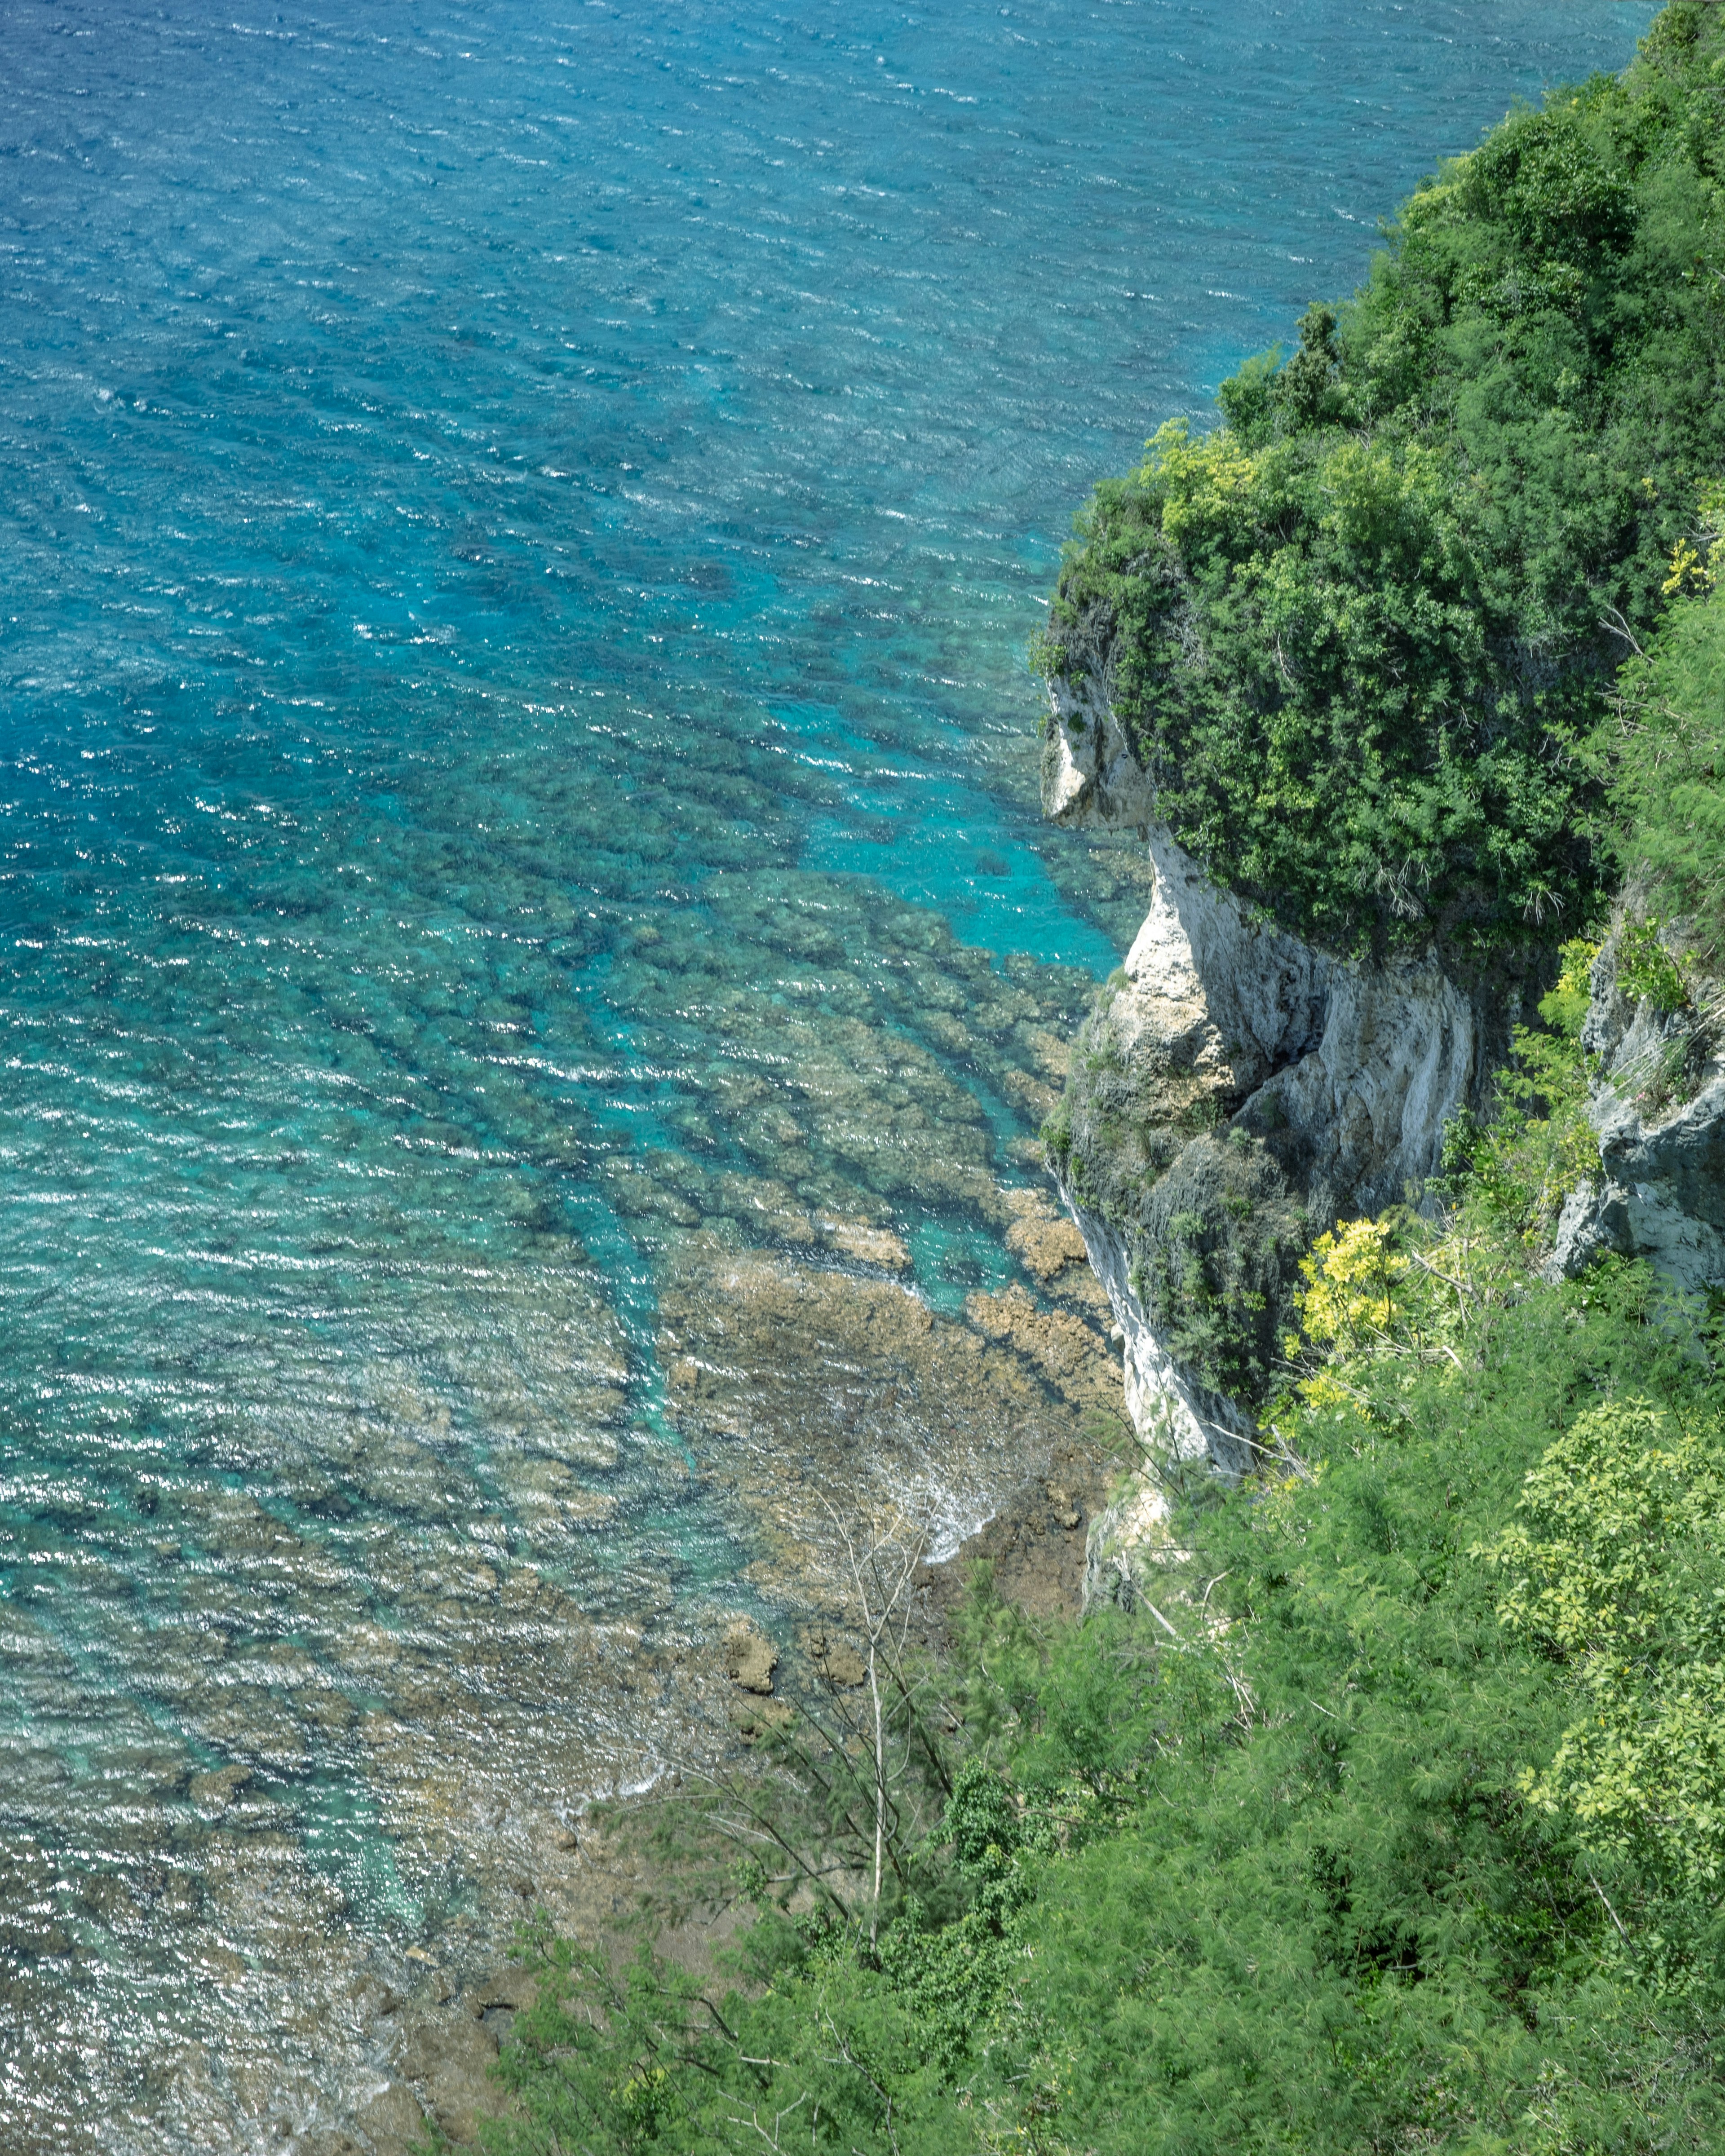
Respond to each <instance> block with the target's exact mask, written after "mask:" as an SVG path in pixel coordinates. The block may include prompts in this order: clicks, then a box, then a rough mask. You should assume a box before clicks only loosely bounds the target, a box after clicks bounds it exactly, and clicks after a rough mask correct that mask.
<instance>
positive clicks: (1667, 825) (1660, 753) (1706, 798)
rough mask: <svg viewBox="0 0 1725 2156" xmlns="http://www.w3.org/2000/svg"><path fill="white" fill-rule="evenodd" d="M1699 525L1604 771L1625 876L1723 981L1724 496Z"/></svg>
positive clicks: (1639, 665)
mask: <svg viewBox="0 0 1725 2156" xmlns="http://www.w3.org/2000/svg"><path fill="white" fill-rule="evenodd" d="M1695 521H1696V530H1695V531H1694V532H1693V534H1692V535H1688V534H1686V535H1685V536H1684V537H1683V538H1682V539H1681V541H1680V542H1678V545H1677V547H1676V550H1675V552H1674V553H1673V555H1672V558H1671V568H1670V572H1669V574H1668V576H1667V577H1666V584H1667V587H1668V588H1670V590H1671V593H1672V596H1673V600H1674V603H1673V604H1672V607H1671V612H1670V613H1669V614H1668V615H1667V616H1666V619H1665V621H1664V622H1663V623H1662V624H1661V628H1660V630H1659V633H1658V635H1657V636H1656V639H1654V641H1653V643H1652V644H1651V646H1650V648H1649V649H1647V650H1646V651H1645V652H1643V653H1640V654H1637V656H1635V658H1634V659H1632V660H1630V662H1629V663H1628V664H1627V665H1625V667H1624V669H1623V670H1622V672H1621V674H1620V676H1619V681H1618V696H1617V699H1616V701H1615V709H1614V711H1613V712H1612V714H1611V716H1610V718H1609V721H1608V722H1607V724H1606V726H1605V727H1604V729H1603V731H1602V746H1603V747H1604V751H1605V754H1604V757H1603V758H1602V762H1603V763H1604V767H1605V768H1606V769H1607V770H1608V771H1609V772H1610V773H1611V775H1612V779H1613V785H1612V793H1613V796H1614V802H1615V807H1616V809H1617V811H1618V822H1619V825H1620V834H1619V841H1618V850H1619V855H1620V860H1621V862H1622V865H1623V867H1624V869H1625V871H1626V872H1627V873H1628V875H1630V877H1631V878H1632V879H1635V880H1637V881H1638V882H1639V883H1640V885H1642V886H1643V891H1644V897H1645V905H1646V906H1647V907H1648V909H1649V910H1650V911H1651V912H1652V914H1653V916H1654V917H1655V918H1656V919H1660V918H1673V919H1675V920H1676V921H1681V924H1682V931H1683V932H1682V935H1681V944H1680V947H1681V948H1682V949H1683V950H1684V951H1685V952H1686V955H1687V956H1688V957H1689V958H1690V961H1691V962H1692V965H1693V966H1695V967H1698V968H1700V969H1701V971H1702V973H1704V974H1705V975H1706V976H1707V977H1709V978H1712V979H1713V980H1715V981H1717V979H1718V978H1719V977H1720V975H1721V973H1725V785H1722V781H1725V588H1721V586H1720V579H1719V572H1720V571H1721V570H1722V569H1725V536H1722V533H1725V489H1722V488H1721V487H1719V486H1718V485H1717V484H1716V485H1713V486H1712V487H1710V488H1708V489H1707V490H1705V492H1704V495H1703V498H1702V502H1701V504H1700V508H1699V514H1698V515H1697V518H1696V520H1695ZM1681 986H1682V984H1681V983H1672V984H1671V988H1670V991H1669V993H1671V994H1676V993H1680V992H1681Z"/></svg>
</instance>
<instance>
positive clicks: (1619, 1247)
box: [1546, 909, 1725, 1289]
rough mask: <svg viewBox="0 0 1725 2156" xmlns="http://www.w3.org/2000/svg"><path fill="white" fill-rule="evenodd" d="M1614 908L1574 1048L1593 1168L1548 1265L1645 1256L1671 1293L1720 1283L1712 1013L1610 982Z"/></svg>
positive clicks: (1722, 1191) (1563, 1267) (1722, 1078)
mask: <svg viewBox="0 0 1725 2156" xmlns="http://www.w3.org/2000/svg"><path fill="white" fill-rule="evenodd" d="M1622 932H1623V912H1622V909H1620V914H1619V919H1618V921H1617V922H1616V923H1615V925H1614V928H1613V932H1612V933H1611V934H1610V935H1609V936H1608V937H1607V938H1606V940H1605V942H1604V945H1603V946H1602V947H1601V948H1600V951H1599V957H1597V958H1596V959H1595V960H1594V969H1593V977H1592V979H1591V982H1590V983H1589V986H1590V988H1591V990H1592V997H1591V1001H1590V1003H1589V1009H1588V1015H1587V1020H1586V1023H1585V1024H1584V1026H1583V1029H1582V1036H1581V1044H1582V1046H1583V1048H1584V1050H1586V1051H1587V1053H1588V1054H1589V1056H1591V1057H1594V1058H1596V1059H1597V1061H1596V1062H1595V1064H1594V1074H1595V1082H1594V1089H1593V1094H1592V1097H1591V1099H1590V1100H1589V1104H1588V1111H1587V1112H1588V1121H1589V1123H1590V1124H1591V1125H1592V1126H1593V1129H1594V1136H1595V1137H1597V1138H1598V1140H1599V1173H1598V1174H1597V1175H1596V1176H1594V1177H1593V1178H1589V1180H1588V1181H1587V1182H1585V1183H1583V1184H1582V1185H1581V1186H1580V1188H1579V1189H1577V1190H1575V1191H1574V1192H1573V1193H1571V1194H1570V1196H1569V1198H1568V1200H1567V1201H1566V1202H1565V1204H1564V1206H1563V1212H1562V1214H1560V1215H1559V1217H1558V1227H1557V1234H1556V1236H1555V1238H1554V1240H1553V1249H1552V1255H1551V1258H1550V1260H1549V1263H1548V1265H1547V1268H1546V1270H1547V1275H1548V1278H1551V1279H1553V1280H1559V1279H1563V1278H1564V1277H1566V1276H1567V1277H1573V1276H1574V1275H1576V1274H1578V1273H1579V1272H1581V1271H1582V1270H1584V1268H1585V1267H1586V1266H1588V1265H1590V1264H1591V1263H1592V1261H1593V1260H1594V1258H1596V1257H1597V1256H1599V1255H1600V1254H1601V1253H1602V1252H1604V1251H1607V1250H1610V1251H1615V1252H1616V1253H1617V1254H1618V1255H1620V1256H1623V1257H1638V1258H1645V1259H1647V1260H1649V1262H1650V1263H1651V1265H1653V1266H1654V1267H1655V1268H1656V1270H1658V1271H1659V1272H1661V1273H1662V1274H1663V1275H1664V1276H1666V1279H1668V1280H1670V1281H1672V1282H1674V1283H1675V1284H1676V1286H1679V1287H1683V1288H1689V1289H1704V1288H1709V1287H1717V1286H1725V1058H1722V1056H1721V1055H1720V1052H1719V1041H1718V1038H1717V1025H1716V1024H1715V1023H1714V1022H1713V1018H1712V1016H1710V1015H1709V1014H1702V1013H1698V1012H1697V1010H1696V1009H1695V1008H1694V1006H1693V1005H1688V1006H1686V1007H1684V1008H1683V1009H1678V1010H1671V1011H1661V1010H1660V1009H1657V1008H1656V1005H1655V1004H1654V1003H1653V1002H1652V1001H1651V998H1646V997H1642V998H1631V997H1630V996H1628V995H1626V994H1625V993H1624V991H1623V989H1622V988H1621V986H1620V982H1619V978H1618V954H1619V950H1620V943H1621V938H1622Z"/></svg>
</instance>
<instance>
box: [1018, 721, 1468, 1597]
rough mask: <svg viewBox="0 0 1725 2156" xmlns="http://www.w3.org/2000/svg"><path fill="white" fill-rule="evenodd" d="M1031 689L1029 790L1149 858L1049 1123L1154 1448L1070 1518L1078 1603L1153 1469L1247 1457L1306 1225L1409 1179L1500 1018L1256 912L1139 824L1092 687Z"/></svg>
mask: <svg viewBox="0 0 1725 2156" xmlns="http://www.w3.org/2000/svg"><path fill="white" fill-rule="evenodd" d="M1051 701H1052V702H1053V705H1054V712H1053V716H1052V718H1051V720H1050V726H1049V729H1048V734H1047V738H1046V743H1045V757H1044V764H1043V779H1044V806H1045V810H1046V812H1047V813H1048V814H1050V817H1052V818H1053V819H1055V820H1056V821H1060V822H1063V823H1068V824H1070V823H1086V824H1115V825H1119V824H1129V825H1134V826H1137V825H1142V829H1143V831H1144V835H1145V838H1146V840H1147V844H1148V847H1149V850H1150V855H1151V859H1152V861H1153V865H1154V868H1155V871H1156V887H1155V894H1154V898H1153V903H1152V905H1151V908H1150V911H1149V914H1148V916H1147V918H1146V920H1145V921H1144V924H1143V927H1142V929H1141V930H1140V931H1139V933H1138V936H1137V939H1136V941H1135V942H1134V943H1133V945H1132V949H1131V951H1130V952H1128V954H1127V960H1126V963H1125V966H1124V968H1123V969H1122V972H1121V973H1117V974H1116V975H1115V976H1114V977H1113V978H1112V979H1111V982H1110V983H1109V984H1108V986H1107V988H1106V990H1105V991H1104V992H1103V994H1102V996H1101V998H1100V999H1099V1001H1098V1004H1097V1007H1096V1010H1095V1012H1094V1013H1093V1014H1092V1015H1091V1018H1090V1019H1089V1020H1088V1021H1087V1023H1086V1026H1085V1028H1084V1030H1083V1032H1082V1034H1081V1036H1080V1039H1079V1043H1078V1048H1077V1052H1076V1055H1075V1057H1074V1060H1073V1069H1072V1074H1071V1076H1070V1079H1069V1081H1068V1087H1067V1092H1066V1096H1065V1100H1064V1101H1062V1103H1061V1106H1060V1109H1059V1110H1058V1111H1056V1114H1055V1116H1054V1117H1053V1118H1051V1119H1050V1124H1049V1126H1048V1132H1047V1135H1048V1138H1049V1142H1050V1153H1051V1158H1052V1163H1053V1165H1054V1168H1055V1173H1056V1175H1057V1178H1058V1180H1059V1183H1060V1190H1061V1194H1062V1196H1063V1197H1064V1199H1065V1202H1066V1204H1067V1205H1068V1207H1069V1209H1070V1212H1071V1214H1072V1217H1073V1219H1074V1220H1075V1221H1076V1223H1077V1225H1078V1227H1079V1229H1080V1231H1081V1234H1082V1235H1083V1237H1084V1241H1085V1246H1086V1250H1087V1251H1088V1254H1089V1256H1090V1260H1091V1265H1092V1266H1093V1267H1094V1269H1095V1270H1096V1276H1097V1277H1098V1278H1099V1279H1100V1280H1101V1282H1102V1284H1103V1286H1105V1287H1106V1290H1107V1292H1108V1297H1109V1301H1110V1302H1111V1306H1112V1307H1113V1312H1114V1317H1115V1321H1116V1323H1117V1326H1118V1327H1119V1330H1120V1332H1121V1334H1122V1340H1123V1343H1124V1356H1125V1382H1126V1402H1127V1409H1128V1412H1129V1413H1130V1414H1131V1416H1132V1422H1133V1424H1134V1426H1135V1427H1136V1429H1137V1431H1138V1434H1139V1435H1140V1438H1141V1439H1142V1441H1143V1443H1144V1445H1145V1447H1146V1450H1147V1453H1148V1455H1150V1458H1151V1460H1152V1463H1153V1465H1152V1469H1151V1471H1150V1472H1149V1473H1148V1474H1147V1476H1146V1477H1145V1478H1143V1479H1142V1481H1140V1482H1139V1483H1138V1484H1137V1485H1136V1486H1134V1487H1133V1488H1132V1490H1131V1491H1128V1492H1127V1495H1126V1496H1125V1497H1123V1498H1122V1501H1120V1503H1119V1504H1117V1505H1116V1506H1115V1507H1111V1509H1110V1511H1109V1512H1106V1513H1105V1514H1104V1515H1103V1516H1102V1517H1101V1518H1100V1519H1099V1520H1098V1521H1097V1522H1096V1524H1095V1525H1094V1527H1092V1529H1091V1541H1090V1554H1089V1568H1088V1593H1089V1595H1090V1597H1091V1599H1096V1598H1098V1597H1101V1596H1108V1597H1112V1598H1114V1599H1127V1600H1130V1599H1132V1596H1133V1594H1134V1593H1135V1592H1136V1591H1137V1589H1135V1587H1134V1581H1135V1579H1136V1580H1137V1583H1138V1587H1139V1588H1142V1578H1141V1577H1140V1574H1141V1569H1142V1564H1143V1563H1145V1562H1146V1561H1147V1560H1146V1553H1147V1552H1151V1553H1153V1546H1154V1542H1155V1538H1156V1523H1157V1522H1158V1521H1159V1520H1162V1519H1164V1518H1165V1517H1166V1516H1167V1511H1168V1501H1167V1491H1168V1487H1169V1486H1170V1484H1171V1483H1173V1482H1174V1481H1178V1479H1179V1477H1180V1476H1182V1475H1183V1474H1186V1473H1189V1472H1191V1471H1193V1470H1194V1469H1197V1470H1199V1471H1204V1472H1209V1471H1219V1472H1221V1473H1223V1474H1224V1475H1228V1476H1233V1475H1237V1474H1239V1473H1240V1472H1241V1471H1243V1470H1244V1469H1245V1466H1247V1465H1248V1463H1249V1461H1250V1456H1251V1435H1252V1425H1251V1422H1250V1417H1249V1415H1248V1414H1246V1413H1245V1411H1244V1410H1243V1409H1242V1408H1241V1406H1240V1404H1238V1403H1239V1402H1240V1400H1242V1399H1250V1398H1251V1397H1253V1396H1254V1395H1255V1394H1256V1393H1257V1392H1258V1390H1259V1389H1260V1386H1261V1383H1262V1382H1263V1380H1264V1379H1265V1378H1266V1377H1267V1375H1268V1373H1269V1370H1270V1368H1271V1366H1272V1365H1273V1363H1274V1361H1275V1359H1276V1354H1277V1351H1278V1346H1279V1342H1280V1339H1281V1336H1282V1334H1283V1333H1284V1332H1286V1329H1287V1326H1288V1324H1289V1322H1291V1315H1292V1312H1291V1291H1292V1288H1293V1286H1294V1284H1295V1282H1296V1279H1297V1267H1298V1262H1299V1260H1300V1258H1301V1256H1302V1255H1304V1254H1305V1252H1306V1251H1307V1250H1308V1249H1309V1248H1310V1245H1311V1243H1312V1238H1313V1237H1314V1236H1315V1235H1317V1234H1318V1233H1319V1232H1321V1231H1322V1229H1324V1228H1327V1227H1328V1226H1329V1225H1331V1224H1332V1223H1333V1222H1334V1221H1335V1220H1336V1219H1338V1218H1341V1217H1343V1216H1344V1215H1348V1214H1358V1213H1365V1212H1375V1211H1378V1210H1381V1209H1383V1208H1384V1206H1385V1205H1388V1204H1395V1203H1398V1202H1400V1201H1403V1200H1404V1199H1414V1200H1417V1199H1419V1198H1420V1195H1421V1193H1422V1192H1423V1189H1424V1186H1425V1179H1426V1178H1427V1177H1428V1176H1429V1175H1430V1173H1432V1172H1433V1170H1434V1169H1435V1168H1436V1166H1437V1164H1438V1158H1439V1154H1440V1149H1441V1145H1442V1140H1443V1132H1444V1126H1445V1123H1446V1122H1448V1120H1449V1119H1450V1116H1452V1115H1453V1114H1454V1113H1455V1111H1456V1110H1457V1109H1458V1108H1459V1107H1461V1106H1464V1105H1468V1104H1473V1103H1476V1101H1478V1098H1479V1096H1480V1091H1481V1086H1482V1084H1483V1082H1484V1081H1485V1078H1486V1074H1487V1073H1488V1072H1489V1071H1490V1070H1491V1069H1492V1068H1493V1067H1495V1065H1496V1063H1497V1061H1498V1060H1501V1050H1502V1045H1503V1034H1504V1033H1505V1031H1506V1029H1507V1019H1505V1018H1504V1016H1503V1015H1502V1014H1496V1013H1493V1012H1492V1011H1491V1009H1489V1008H1488V1007H1487V1006H1486V1004H1484V1003H1483V1002H1482V1000H1481V998H1476V997H1471V996H1470V995H1469V994H1468V993H1466V992H1465V991H1464V990H1463V989H1462V988H1461V987H1459V986H1458V985H1457V983H1455V981H1453V980H1452V979H1451V978H1450V977H1449V976H1448V975H1447V974H1446V973H1445V971H1444V970H1443V968H1441V967H1440V965H1439V963H1438V962H1437V961H1436V959H1435V957H1425V958H1420V959H1411V960H1409V959H1404V960H1398V961H1395V962H1389V963H1385V964H1372V963H1365V962H1348V961H1347V960H1343V959H1341V958H1337V957H1334V956H1333V955H1332V954H1330V953H1328V952H1322V951H1320V950H1317V949H1316V948H1314V947H1312V946H1311V945H1309V944H1307V943H1305V942H1301V941H1300V940H1299V939H1298V938H1297V937H1293V936H1291V935H1288V934H1286V933H1285V932H1282V931H1281V930H1279V929H1277V928H1276V927H1274V926H1273V925H1271V924H1270V923H1268V922H1266V921H1263V920H1262V919H1260V918H1259V917H1257V916H1255V915H1254V914H1253V913H1252V911H1250V909H1249V908H1247V907H1246V906H1245V905H1243V904H1242V903H1241V901H1240V900H1238V899H1237V898H1235V896H1232V895H1231V894H1230V893H1229V892H1227V891H1224V890H1222V889H1221V888H1219V886H1218V885H1215V884H1214V883H1213V882H1212V881H1211V880H1209V877H1208V876H1206V875H1205V874H1204V871H1203V870H1202V869H1201V868H1200V867H1199V865H1198V863H1197V862H1195V861H1194V860H1193V859H1192V858H1191V857H1190V856H1189V855H1187V854H1186V853H1185V852H1184V851H1183V850H1182V849H1181V847H1180V846H1179V845H1178V844H1177V843H1176V842H1175V841H1174V839H1173V838H1172V836H1171V835H1170V834H1169V833H1168V830H1167V829H1166V827H1165V826H1163V825H1162V824H1159V823H1158V821H1157V820H1156V818H1155V814H1154V801H1153V793H1152V789H1151V788H1150V785H1149V782H1148V780H1147V778H1146V777H1145V775H1144V773H1142V770H1140V769H1139V767H1138V766H1137V763H1136V762H1135V761H1134V760H1133V758H1132V754H1131V751H1130V748H1129V746H1128V745H1127V742H1126V740H1125V737H1124V735H1123V733H1122V730H1121V729H1120V727H1119V726H1118V723H1117V721H1115V719H1114V718H1113V716H1112V714H1111V711H1109V710H1108V708H1107V706H1106V699H1105V698H1104V697H1102V696H1101V695H1100V694H1099V693H1098V692H1096V691H1095V690H1090V689H1081V690H1070V689H1067V688H1065V687H1064V686H1063V685H1060V684H1055V685H1054V686H1053V688H1052V690H1051Z"/></svg>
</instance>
